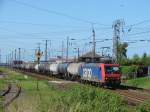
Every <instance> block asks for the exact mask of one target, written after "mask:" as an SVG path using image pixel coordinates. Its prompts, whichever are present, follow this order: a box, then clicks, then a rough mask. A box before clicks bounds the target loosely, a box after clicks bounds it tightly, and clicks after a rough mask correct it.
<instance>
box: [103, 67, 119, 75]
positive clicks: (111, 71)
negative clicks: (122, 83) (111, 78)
mask: <svg viewBox="0 0 150 112" xmlns="http://www.w3.org/2000/svg"><path fill="white" fill-rule="evenodd" d="M105 73H106V74H120V70H119V67H117V66H105Z"/></svg>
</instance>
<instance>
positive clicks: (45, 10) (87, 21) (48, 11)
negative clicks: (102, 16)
mask: <svg viewBox="0 0 150 112" xmlns="http://www.w3.org/2000/svg"><path fill="white" fill-rule="evenodd" d="M9 1H12V2H16V3H18V4H20V5H24V6H27V7H31V8H34V9H36V10H39V11H42V12H47V13H51V14H55V15H58V16H63V17H66V18H68V19H72V20H75V21H80V22H84V23H88V24H97V25H101V26H111V25H105V24H101V23H98V22H93V21H89V20H85V19H81V18H78V17H74V16H70V15H67V14H64V13H61V12H58V11H54V10H49V9H46V8H41V7H38V6H35V5H32V4H29V3H26V2H22V1H19V0H9Z"/></svg>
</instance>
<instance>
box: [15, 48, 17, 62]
mask: <svg viewBox="0 0 150 112" xmlns="http://www.w3.org/2000/svg"><path fill="white" fill-rule="evenodd" d="M16 60H17V49H15V61H16Z"/></svg>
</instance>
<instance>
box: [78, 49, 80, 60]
mask: <svg viewBox="0 0 150 112" xmlns="http://www.w3.org/2000/svg"><path fill="white" fill-rule="evenodd" d="M79 57H80V49H79V47H78V61H79Z"/></svg>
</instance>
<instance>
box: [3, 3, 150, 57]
mask: <svg viewBox="0 0 150 112" xmlns="http://www.w3.org/2000/svg"><path fill="white" fill-rule="evenodd" d="M16 1H20V2H21V3H20V2H19V3H18V2H16ZM22 3H26V4H28V5H23V4H22ZM29 5H30V6H29ZM149 5H150V1H149V0H24V1H23V0H0V42H1V44H0V49H1V51H2V57H3V60H4V59H5V56H6V55H7V54H8V53H10V52H11V51H12V50H14V49H15V48H19V47H20V48H22V50H23V55H24V56H23V57H24V58H25V59H30V60H31V59H33V55H34V50H33V49H35V48H36V47H37V43H38V42H41V43H42V44H41V47H42V49H43V50H44V41H43V40H45V39H48V40H51V41H52V45H51V46H52V49H51V50H52V52H51V55H52V56H56V55H61V53H60V52H59V51H60V49H61V43H62V41H64V43H66V37H67V36H69V37H70V38H75V39H76V40H75V41H74V42H72V43H73V44H72V46H70V51H69V54H70V56H74V55H76V53H75V51H74V52H73V48H74V47H80V50H81V52H83V53H84V52H86V51H88V50H89V49H90V45H86V44H85V43H88V42H89V41H91V39H92V38H91V37H90V36H91V35H92V31H91V29H92V25H91V24H90V23H88V22H86V21H91V22H94V23H96V24H95V25H94V28H95V32H96V39H104V38H108V39H111V38H112V35H113V30H112V24H113V21H114V20H116V19H120V18H121V19H124V21H125V26H124V27H125V28H126V30H127V29H129V28H130V25H132V24H135V23H138V22H141V21H144V20H149V19H150V16H149V10H150V7H149ZM31 6H32V7H31ZM33 6H34V7H38V8H33ZM41 9H42V10H41ZM43 10H44V11H43ZM52 12H53V13H52ZM56 12H59V13H61V14H65V15H67V16H71V17H74V18H80V19H83V20H84V22H83V21H80V20H78V19H74V18H71V17H66V16H62V15H60V14H58V13H57V14H56ZM127 26H129V27H127ZM149 30H150V22H145V23H143V24H139V25H135V26H133V27H132V28H131V31H130V32H128V33H127V32H126V33H125V34H123V35H122V36H121V40H122V41H126V40H135V39H137V40H139V39H149V36H150V35H149V34H150V33H143V34H137V35H132V36H129V35H130V34H135V33H139V32H145V31H149ZM83 39H86V40H83ZM103 46H110V47H112V41H105V42H99V43H97V52H101V50H100V47H103ZM149 47H150V45H149V42H137V43H133V44H129V47H128V56H129V57H132V56H133V55H134V54H139V55H142V54H143V53H144V52H146V53H148V54H150V50H149V49H148V48H149Z"/></svg>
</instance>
